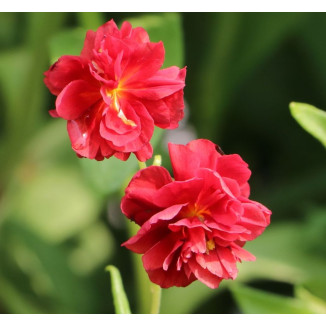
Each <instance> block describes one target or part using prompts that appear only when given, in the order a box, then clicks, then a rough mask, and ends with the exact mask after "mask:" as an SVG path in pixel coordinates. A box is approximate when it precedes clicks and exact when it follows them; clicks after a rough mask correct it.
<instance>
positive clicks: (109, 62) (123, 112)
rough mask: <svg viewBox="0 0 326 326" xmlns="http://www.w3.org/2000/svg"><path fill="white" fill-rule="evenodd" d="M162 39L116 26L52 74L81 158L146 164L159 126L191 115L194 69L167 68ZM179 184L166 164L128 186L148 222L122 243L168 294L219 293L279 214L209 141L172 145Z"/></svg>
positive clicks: (92, 35)
mask: <svg viewBox="0 0 326 326" xmlns="http://www.w3.org/2000/svg"><path fill="white" fill-rule="evenodd" d="M163 61H164V47H163V43H162V42H159V43H152V42H150V40H149V37H148V34H147V32H146V31H145V30H144V29H143V28H140V27H138V28H132V26H131V25H130V24H129V23H128V22H124V23H123V24H122V26H121V29H120V30H119V29H118V27H117V26H116V24H115V23H114V21H113V20H111V21H109V22H107V23H106V24H104V25H103V26H101V27H99V28H98V30H97V31H96V32H94V31H89V32H88V33H87V35H86V39H85V43H84V47H83V49H82V51H81V54H80V55H79V56H69V55H65V56H62V57H61V58H60V59H59V60H58V61H57V62H56V63H54V64H53V65H52V66H51V67H50V69H49V70H48V71H46V72H45V79H44V82H45V84H46V86H47V87H48V88H49V90H50V91H51V93H52V94H54V95H56V96H57V99H56V103H55V110H51V111H50V114H51V115H52V116H53V117H59V118H63V119H65V120H67V129H68V134H69V137H70V141H71V144H72V148H73V150H74V151H75V152H76V153H77V155H78V156H79V157H87V158H90V159H96V160H103V159H104V158H109V157H111V156H112V155H114V156H116V157H117V158H119V159H121V160H127V159H128V157H129V156H130V154H131V153H134V154H135V155H136V157H137V158H138V160H139V161H146V160H148V159H149V158H150V157H151V156H152V154H153V149H152V146H151V144H150V140H151V137H152V134H153V130H154V125H155V126H157V127H160V128H176V127H178V122H179V121H180V120H181V119H182V118H183V108H184V101H183V88H184V86H185V75H186V69H185V68H183V69H180V68H178V67H175V66H173V67H169V68H167V69H160V68H161V67H162V64H163ZM169 152H170V158H171V162H172V167H173V174H174V179H173V178H172V177H171V175H170V173H169V172H168V171H167V170H166V169H165V168H164V167H160V166H150V167H148V168H144V169H142V170H140V171H139V172H138V173H136V175H135V176H134V177H133V178H132V180H131V181H130V183H129V185H128V187H127V188H126V190H125V196H124V197H123V198H122V201H121V210H122V212H123V213H124V214H125V215H126V216H127V218H129V219H130V220H132V221H134V222H135V223H137V224H138V225H139V226H140V229H139V231H138V233H137V234H136V235H134V236H133V237H132V238H131V239H129V240H128V241H126V242H125V243H124V244H123V246H125V247H127V248H128V249H130V250H132V251H134V252H136V253H139V254H143V257H142V259H143V265H144V268H145V270H146V271H147V273H148V275H149V278H150V279H151V281H152V282H154V283H156V284H159V285H160V286H161V287H163V288H168V287H171V286H182V287H184V286H187V285H189V284H190V283H192V282H193V281H195V280H199V281H201V282H203V283H204V284H206V285H207V286H209V287H211V288H217V287H218V286H219V284H220V282H221V281H222V280H223V279H234V278H236V276H237V273H238V270H237V262H241V261H242V260H246V261H251V260H254V259H255V257H254V256H253V255H252V254H251V253H249V252H248V251H246V250H245V249H243V246H244V244H245V243H246V242H247V241H251V240H253V239H255V238H256V237H257V236H259V235H260V234H261V233H262V232H263V231H264V230H265V228H266V227H267V226H268V224H269V223H270V215H271V211H270V210H269V209H267V208H266V207H265V206H263V205H262V204H260V203H258V202H255V201H253V200H250V199H249V192H250V188H249V185H248V180H249V177H250V174H251V172H250V170H249V168H248V165H247V164H246V163H245V162H244V161H243V160H242V159H241V157H240V156H239V155H236V154H233V155H224V154H222V153H221V152H220V151H219V150H217V147H216V145H215V144H213V143H212V142H211V141H209V140H205V139H199V140H194V141H191V142H190V143H189V144H187V145H176V144H169Z"/></svg>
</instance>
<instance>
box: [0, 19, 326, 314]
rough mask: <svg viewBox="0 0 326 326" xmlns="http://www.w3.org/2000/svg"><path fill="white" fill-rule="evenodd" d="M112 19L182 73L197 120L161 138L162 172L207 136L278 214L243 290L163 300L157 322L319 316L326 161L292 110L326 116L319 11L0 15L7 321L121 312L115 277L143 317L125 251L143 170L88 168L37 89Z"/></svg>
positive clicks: (116, 164)
mask: <svg viewBox="0 0 326 326" xmlns="http://www.w3.org/2000/svg"><path fill="white" fill-rule="evenodd" d="M111 18H114V20H115V21H116V22H117V23H118V24H119V25H120V24H121V22H122V21H123V20H129V21H130V22H132V24H133V26H143V27H144V28H146V29H147V30H148V32H149V34H150V37H151V40H152V41H159V40H163V42H164V44H165V48H166V62H165V66H170V65H178V66H183V65H186V66H187V67H188V68H187V78H186V88H185V99H186V103H187V105H186V111H187V117H186V119H185V120H184V122H183V123H182V124H181V126H180V128H179V129H178V130H175V131H163V132H162V131H160V130H157V131H156V133H155V137H154V139H153V145H154V147H155V154H159V153H160V154H162V155H163V165H165V166H169V160H168V156H167V153H166V144H167V142H168V141H173V142H176V143H186V142H187V141H189V140H191V139H194V138H209V139H211V140H212V141H214V142H216V143H217V144H219V145H220V146H221V147H222V148H223V150H224V152H225V153H227V154H231V153H238V154H240V155H241V156H242V157H243V159H244V160H245V161H246V162H248V163H249V166H250V168H251V170H252V172H253V173H252V177H251V181H250V184H251V198H252V199H254V200H257V201H261V202H262V203H264V204H265V205H266V206H267V207H269V208H270V209H271V210H272V211H273V215H272V222H271V225H270V226H269V227H268V228H267V230H266V232H265V233H264V234H263V235H262V236H261V237H260V238H258V239H256V240H255V241H253V242H252V243H248V244H247V245H246V248H247V249H248V250H249V251H251V252H252V253H253V254H254V255H255V256H256V257H257V261H256V262H248V263H246V262H244V263H243V264H241V265H239V276H238V278H237V280H236V281H224V282H222V285H221V287H220V288H219V289H217V290H211V289H209V288H207V287H205V286H204V285H202V284H200V283H199V282H195V283H193V284H192V285H191V286H189V287H187V288H185V289H183V288H171V289H167V290H163V297H162V313H325V312H326V303H325V301H326V278H325V275H326V261H325V257H326V244H325V240H326V201H325V194H326V164H325V163H326V152H325V149H324V148H323V147H322V145H321V144H320V143H319V142H318V141H317V140H315V139H314V138H313V137H312V136H311V135H309V134H308V133H306V132H305V131H304V130H303V129H302V128H301V127H300V126H299V125H298V124H297V123H296V121H295V120H294V119H293V118H292V117H291V115H290V112H289V103H290V102H291V101H298V102H307V103H311V104H313V105H316V106H317V107H319V108H322V109H323V108H326V92H325V87H326V60H325V53H326V41H325V33H326V14H324V13H182V14H177V13H153V14H149V13H135V14H132V13H0V117H1V118H0V313H113V312H114V308H113V303H112V295H111V288H110V278H109V275H108V274H107V273H105V272H104V268H105V266H106V265H108V264H113V265H115V266H117V267H118V268H119V269H120V271H121V274H122V278H123V281H124V286H125V290H126V292H127V295H128V297H129V300H130V305H131V310H132V311H133V312H146V308H144V302H140V301H141V300H140V299H139V290H138V289H137V286H136V285H135V282H136V279H137V275H135V273H134V272H133V258H132V255H131V253H130V252H128V251H127V250H126V249H125V248H121V247H120V244H121V243H122V242H123V241H125V240H126V239H127V238H128V237H129V235H128V230H127V227H126V225H127V223H126V222H127V221H126V219H125V218H124V217H123V216H122V215H121V213H120V211H119V201H120V198H121V194H122V190H121V185H124V186H125V185H126V182H127V181H128V179H129V178H130V177H131V176H132V174H133V173H134V171H136V170H137V167H138V165H137V161H136V160H135V159H131V160H129V161H128V162H127V163H122V162H120V161H118V160H115V159H110V160H106V161H104V162H96V161H90V160H86V159H78V158H77V156H76V155H75V154H74V152H73V151H72V150H71V148H70V142H69V139H68V135H67V132H66V126H65V124H66V123H65V121H63V120H60V119H53V118H51V117H50V116H49V114H48V110H49V109H52V108H54V101H55V98H54V97H53V96H52V95H51V94H50V93H49V91H48V90H47V88H46V87H45V85H44V84H43V72H44V71H45V70H47V69H48V68H49V66H50V64H51V63H53V62H54V60H56V59H57V58H58V57H59V56H61V55H64V54H79V52H80V50H81V48H82V45H83V39H84V36H85V31H86V30H88V29H93V30H95V29H97V27H99V26H100V25H101V24H103V23H104V22H106V21H108V20H110V19H111Z"/></svg>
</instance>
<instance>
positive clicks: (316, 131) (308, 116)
mask: <svg viewBox="0 0 326 326" xmlns="http://www.w3.org/2000/svg"><path fill="white" fill-rule="evenodd" d="M290 110H291V114H292V116H293V118H294V119H295V120H296V121H297V122H298V123H299V124H300V126H301V127H302V128H303V129H305V130H306V131H307V132H309V133H310V134H311V135H312V136H314V137H315V138H317V139H318V140H319V141H320V142H321V143H322V144H323V145H324V146H325V147H326V112H325V111H322V110H319V109H317V108H316V107H314V106H312V105H310V104H305V103H296V102H292V103H290Z"/></svg>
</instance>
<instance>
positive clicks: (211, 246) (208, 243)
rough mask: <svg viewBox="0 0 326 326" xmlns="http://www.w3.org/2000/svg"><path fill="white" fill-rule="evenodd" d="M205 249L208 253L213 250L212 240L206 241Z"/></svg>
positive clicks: (213, 243)
mask: <svg viewBox="0 0 326 326" xmlns="http://www.w3.org/2000/svg"><path fill="white" fill-rule="evenodd" d="M206 248H207V250H208V251H210V250H213V249H215V242H214V240H213V239H210V240H208V241H206Z"/></svg>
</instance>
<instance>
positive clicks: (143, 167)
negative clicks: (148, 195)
mask: <svg viewBox="0 0 326 326" xmlns="http://www.w3.org/2000/svg"><path fill="white" fill-rule="evenodd" d="M138 165H139V170H141V169H145V168H146V163H145V162H140V161H138Z"/></svg>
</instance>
